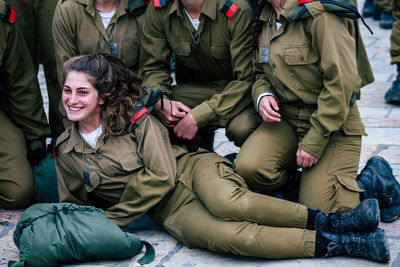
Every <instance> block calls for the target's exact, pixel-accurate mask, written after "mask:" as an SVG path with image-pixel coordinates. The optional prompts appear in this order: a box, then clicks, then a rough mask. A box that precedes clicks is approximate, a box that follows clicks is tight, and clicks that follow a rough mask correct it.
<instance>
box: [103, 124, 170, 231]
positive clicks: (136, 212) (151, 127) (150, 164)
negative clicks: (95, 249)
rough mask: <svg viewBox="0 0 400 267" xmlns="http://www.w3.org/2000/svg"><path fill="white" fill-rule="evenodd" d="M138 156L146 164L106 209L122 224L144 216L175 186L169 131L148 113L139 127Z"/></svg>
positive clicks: (136, 131)
mask: <svg viewBox="0 0 400 267" xmlns="http://www.w3.org/2000/svg"><path fill="white" fill-rule="evenodd" d="M135 135H136V141H137V144H138V145H137V147H138V150H137V152H138V156H139V157H140V158H141V159H142V161H143V165H144V168H143V169H141V170H139V174H138V175H136V177H137V179H130V180H129V182H128V184H127V185H126V187H125V189H124V191H123V192H122V195H121V199H120V202H119V203H118V204H116V205H114V206H112V207H110V208H109V209H108V210H107V211H106V215H107V217H108V218H110V219H111V220H113V221H114V222H115V223H116V224H117V225H119V226H120V227H124V226H127V225H128V224H129V223H131V222H132V221H134V220H135V219H137V218H139V217H140V216H142V215H143V214H144V213H146V212H147V211H148V210H149V209H151V208H152V207H153V206H154V205H156V204H157V203H158V202H159V201H161V199H162V198H163V197H164V196H165V195H166V194H167V193H168V192H170V191H171V190H172V189H173V188H174V187H175V180H176V160H175V157H174V154H173V151H172V147H171V144H170V142H169V137H168V131H167V130H166V129H165V127H164V126H162V125H161V123H160V122H159V121H157V120H156V119H155V118H153V117H151V116H146V117H145V118H143V119H142V121H141V122H140V123H139V127H138V128H136V129H135Z"/></svg>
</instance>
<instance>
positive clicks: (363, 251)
mask: <svg viewBox="0 0 400 267" xmlns="http://www.w3.org/2000/svg"><path fill="white" fill-rule="evenodd" d="M367 240H368V238H365V237H361V236H360V235H356V234H354V233H349V234H348V235H342V236H340V237H339V240H338V242H337V243H336V242H331V243H329V245H328V253H327V255H326V256H325V257H328V256H340V255H349V256H362V257H366V256H368V254H367V251H368V241H367Z"/></svg>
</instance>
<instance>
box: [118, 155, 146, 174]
mask: <svg viewBox="0 0 400 267" xmlns="http://www.w3.org/2000/svg"><path fill="white" fill-rule="evenodd" d="M119 162H120V163H121V167H122V169H123V170H124V171H126V172H132V171H133V170H136V169H138V168H141V167H142V166H143V162H142V160H141V159H140V158H138V157H137V156H136V155H127V156H123V157H119Z"/></svg>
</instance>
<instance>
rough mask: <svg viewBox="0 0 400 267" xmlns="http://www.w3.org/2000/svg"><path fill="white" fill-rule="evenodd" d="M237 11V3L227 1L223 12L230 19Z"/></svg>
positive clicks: (222, 9)
mask: <svg viewBox="0 0 400 267" xmlns="http://www.w3.org/2000/svg"><path fill="white" fill-rule="evenodd" d="M237 9H238V6H237V5H236V4H235V3H233V2H232V1H231V0H226V2H225V4H224V6H223V7H222V8H221V11H222V13H224V14H225V15H226V16H227V17H228V18H231V17H232V15H233V14H234V13H235V12H236V10H237Z"/></svg>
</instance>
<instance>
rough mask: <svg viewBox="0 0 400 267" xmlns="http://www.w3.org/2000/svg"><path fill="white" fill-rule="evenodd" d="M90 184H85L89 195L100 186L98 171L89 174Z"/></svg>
mask: <svg viewBox="0 0 400 267" xmlns="http://www.w3.org/2000/svg"><path fill="white" fill-rule="evenodd" d="M88 182H89V183H88V184H86V183H85V188H86V191H87V192H89V193H90V192H92V191H93V190H95V189H96V187H98V186H99V184H100V177H99V175H98V174H97V172H96V171H91V172H90V173H89V181H88Z"/></svg>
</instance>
